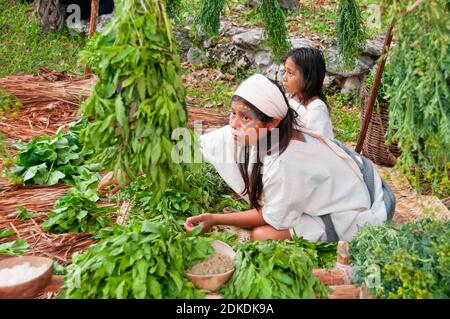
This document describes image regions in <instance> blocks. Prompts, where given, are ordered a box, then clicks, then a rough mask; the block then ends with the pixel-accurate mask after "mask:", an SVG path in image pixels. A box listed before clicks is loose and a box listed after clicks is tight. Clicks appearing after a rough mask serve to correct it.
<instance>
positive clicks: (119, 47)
mask: <svg viewBox="0 0 450 319" xmlns="http://www.w3.org/2000/svg"><path fill="white" fill-rule="evenodd" d="M83 60H84V63H87V64H88V65H89V66H90V67H91V68H92V70H93V72H94V73H95V74H96V75H97V76H98V78H99V80H98V82H97V83H96V85H95V88H94V91H93V93H92V95H91V97H90V98H89V99H88V100H87V101H86V102H85V103H84V104H83V105H82V112H83V113H84V116H86V117H89V118H90V119H91V120H92V121H91V123H90V124H89V125H88V127H87V129H86V130H85V131H84V132H83V134H82V137H83V139H84V142H85V149H87V150H93V151H94V153H95V155H94V161H96V162H99V163H101V164H102V165H103V167H104V168H105V169H107V170H114V172H115V175H116V176H118V177H119V181H120V182H121V183H122V184H123V183H124V182H125V180H126V178H128V179H130V180H134V179H135V178H136V177H137V176H138V174H140V173H143V174H146V177H147V179H148V181H149V182H153V183H154V185H155V186H156V187H157V188H158V191H161V192H162V191H164V188H165V186H166V184H167V181H168V179H169V177H170V176H178V177H180V178H182V176H183V169H184V165H181V164H179V163H176V162H175V160H174V159H173V158H172V154H171V153H172V150H173V149H174V146H176V145H175V144H176V143H177V142H176V141H173V140H172V139H171V135H172V132H173V131H174V130H175V129H176V128H184V127H187V110H186V101H185V88H184V86H183V84H182V81H181V77H180V70H181V68H180V61H179V56H178V54H177V51H176V48H175V46H174V44H173V39H172V26H171V23H170V21H169V19H168V17H167V15H166V4H165V2H164V1H153V0H131V1H128V0H127V1H124V0H123V1H118V2H117V9H116V10H115V16H114V19H113V21H112V22H111V23H110V24H109V27H108V28H107V29H106V30H105V31H104V32H103V33H102V34H100V35H98V36H96V37H94V38H93V40H92V41H90V43H89V45H88V49H87V50H86V51H84V52H83ZM191 137H192V134H191ZM186 152H188V153H189V152H190V146H189V147H188V149H187V150H186ZM119 172H120V174H119Z"/></svg>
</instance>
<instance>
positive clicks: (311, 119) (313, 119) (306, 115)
mask: <svg viewBox="0 0 450 319" xmlns="http://www.w3.org/2000/svg"><path fill="white" fill-rule="evenodd" d="M289 105H290V106H291V107H292V108H293V109H294V110H295V111H296V112H297V113H298V115H299V117H298V119H297V122H298V125H299V126H300V127H301V126H303V128H305V129H307V130H309V131H311V132H313V133H316V134H319V135H322V136H325V137H326V138H329V139H333V138H334V134H333V125H332V124H331V120H330V114H329V113H328V108H327V105H326V104H325V102H324V101H322V100H321V99H316V100H314V101H312V102H311V103H310V104H309V105H308V107H307V108H305V107H304V106H303V105H302V104H300V103H299V102H297V101H295V100H294V99H289Z"/></svg>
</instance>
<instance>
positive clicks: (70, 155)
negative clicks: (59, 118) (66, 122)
mask: <svg viewBox="0 0 450 319" xmlns="http://www.w3.org/2000/svg"><path fill="white" fill-rule="evenodd" d="M86 125H87V121H78V122H76V123H73V124H71V125H70V127H69V131H68V132H67V133H64V127H63V126H61V127H60V128H59V129H58V130H57V132H56V133H55V134H54V135H53V136H51V137H50V136H40V137H34V138H33V139H32V140H31V141H30V142H29V143H26V144H25V143H22V142H19V143H16V145H15V146H16V147H17V148H18V149H19V152H18V153H17V155H16V156H15V163H16V166H15V167H14V169H13V170H12V176H13V177H15V178H16V180H17V182H18V183H23V184H25V185H33V184H38V185H55V184H57V183H59V182H61V181H63V182H66V183H69V184H73V183H74V182H75V180H80V179H84V177H82V176H84V175H85V174H86V171H88V172H89V173H88V174H89V177H91V175H93V174H94V173H92V171H93V170H95V169H98V168H99V167H98V165H85V164H84V163H85V161H86V160H88V159H89V154H87V153H86V154H81V149H82V144H81V142H80V130H81V129H82V128H83V127H85V126H86ZM74 176H78V177H77V178H75V177H74Z"/></svg>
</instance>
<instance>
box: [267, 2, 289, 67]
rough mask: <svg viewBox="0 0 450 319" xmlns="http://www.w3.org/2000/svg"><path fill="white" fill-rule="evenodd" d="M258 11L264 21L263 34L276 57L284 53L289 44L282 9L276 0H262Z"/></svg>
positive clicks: (279, 57) (278, 57)
mask: <svg viewBox="0 0 450 319" xmlns="http://www.w3.org/2000/svg"><path fill="white" fill-rule="evenodd" d="M259 12H260V15H261V17H262V20H263V22H264V35H265V38H266V41H267V44H268V45H269V47H270V49H271V50H272V53H273V55H274V56H275V58H276V59H278V60H279V59H281V57H282V56H283V55H284V54H286V52H287V51H288V50H289V49H290V47H291V44H290V42H289V41H288V37H287V35H288V31H287V26H286V21H285V18H284V13H283V10H282V9H281V7H280V3H279V2H278V0H263V1H262V3H261V6H260V7H259Z"/></svg>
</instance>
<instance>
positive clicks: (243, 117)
mask: <svg viewBox="0 0 450 319" xmlns="http://www.w3.org/2000/svg"><path fill="white" fill-rule="evenodd" d="M242 119H243V120H244V121H248V120H249V119H250V117H249V116H248V115H242Z"/></svg>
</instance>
